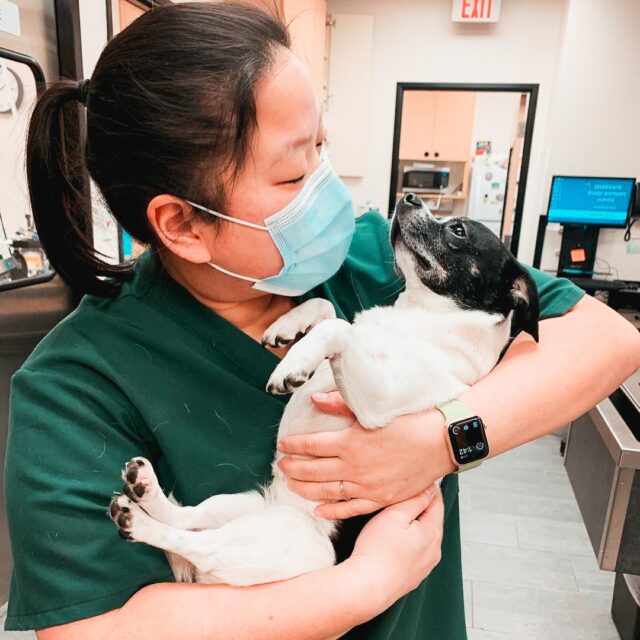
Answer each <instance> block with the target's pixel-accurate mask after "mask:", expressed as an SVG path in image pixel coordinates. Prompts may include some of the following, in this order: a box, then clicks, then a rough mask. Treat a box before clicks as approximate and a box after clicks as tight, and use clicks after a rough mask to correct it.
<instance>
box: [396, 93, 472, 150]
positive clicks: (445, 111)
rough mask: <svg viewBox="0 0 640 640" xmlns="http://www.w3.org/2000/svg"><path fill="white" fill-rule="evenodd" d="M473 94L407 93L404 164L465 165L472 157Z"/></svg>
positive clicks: (402, 130)
mask: <svg viewBox="0 0 640 640" xmlns="http://www.w3.org/2000/svg"><path fill="white" fill-rule="evenodd" d="M475 106H476V94H475V92H473V91H429V90H418V91H405V92H404V96H403V101H402V123H401V125H400V159H401V160H422V161H429V160H444V161H448V162H465V161H466V160H467V159H468V158H469V155H470V153H471V133H472V130H473V119H474V115H475Z"/></svg>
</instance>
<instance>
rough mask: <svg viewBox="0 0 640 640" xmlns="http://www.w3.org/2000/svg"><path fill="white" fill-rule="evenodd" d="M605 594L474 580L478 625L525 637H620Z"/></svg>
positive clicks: (538, 639)
mask: <svg viewBox="0 0 640 640" xmlns="http://www.w3.org/2000/svg"><path fill="white" fill-rule="evenodd" d="M606 601H607V599H606V598H604V597H603V595H602V594H596V593H580V592H573V593H572V592H570V591H549V590H545V589H532V588H529V587H517V586H506V585H497V584H491V583H485V582H474V583H473V621H474V628H476V629H484V630H486V631H497V632H502V633H507V634H511V635H513V636H514V637H516V638H522V640H619V639H618V633H617V631H616V629H615V626H614V624H613V622H612V621H611V617H610V615H609V611H608V608H607V606H606Z"/></svg>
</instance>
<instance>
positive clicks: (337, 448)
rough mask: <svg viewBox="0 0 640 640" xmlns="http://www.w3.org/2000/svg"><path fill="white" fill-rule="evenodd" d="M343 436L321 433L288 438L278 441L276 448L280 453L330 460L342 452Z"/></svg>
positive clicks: (340, 434) (335, 433) (337, 432)
mask: <svg viewBox="0 0 640 640" xmlns="http://www.w3.org/2000/svg"><path fill="white" fill-rule="evenodd" d="M344 434H345V432H344V431H321V432H319V433H310V434H300V435H295V436H288V437H287V438H283V439H282V440H280V441H278V447H277V448H278V451H281V452H282V453H290V454H295V455H300V456H315V457H319V458H332V457H336V456H338V455H339V454H340V452H341V451H342V447H343V444H344Z"/></svg>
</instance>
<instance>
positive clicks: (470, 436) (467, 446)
mask: <svg viewBox="0 0 640 640" xmlns="http://www.w3.org/2000/svg"><path fill="white" fill-rule="evenodd" d="M437 409H438V410H439V411H440V412H441V413H442V414H443V415H444V418H445V420H446V433H447V439H448V440H449V443H450V445H451V448H450V449H449V451H450V452H451V457H452V458H453V461H454V462H455V464H456V465H457V467H458V470H457V471H456V472H455V473H460V472H461V471H467V470H468V469H473V468H475V467H478V466H480V464H482V460H483V458H486V457H487V456H488V455H489V443H488V442H487V435H486V433H485V429H484V424H483V422H482V420H481V419H480V416H477V415H474V414H473V412H472V411H471V410H470V409H469V407H467V405H466V404H465V403H464V402H461V401H460V400H450V401H449V402H445V403H444V404H441V405H440V406H439V407H437Z"/></svg>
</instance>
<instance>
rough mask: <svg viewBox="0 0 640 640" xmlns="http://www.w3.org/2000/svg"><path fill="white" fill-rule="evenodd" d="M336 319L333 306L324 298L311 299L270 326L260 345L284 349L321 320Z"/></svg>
mask: <svg viewBox="0 0 640 640" xmlns="http://www.w3.org/2000/svg"><path fill="white" fill-rule="evenodd" d="M335 317H336V310H335V308H334V306H333V305H332V304H331V303H330V302H329V301H328V300H325V299H324V298H312V299H311V300H307V301H306V302H303V303H302V304H299V305H298V306H297V307H294V308H293V309H291V311H288V312H287V313H285V314H283V315H281V316H280V317H279V318H278V319H277V320H276V321H275V322H274V323H273V324H271V325H270V326H269V327H268V328H267V330H266V331H265V332H264V335H263V336H262V344H263V345H268V346H270V347H285V346H287V345H288V344H291V343H292V342H294V341H295V340H297V339H298V338H301V337H302V336H304V335H306V334H307V333H309V331H311V329H313V327H315V326H316V325H318V324H320V323H321V322H322V321H323V320H331V319H333V318H335Z"/></svg>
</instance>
